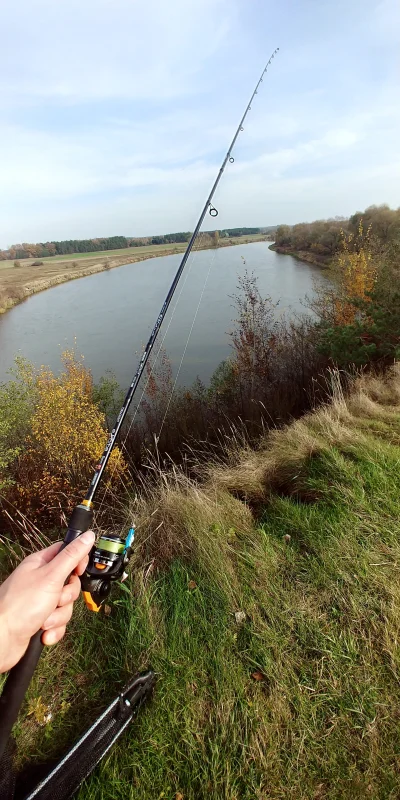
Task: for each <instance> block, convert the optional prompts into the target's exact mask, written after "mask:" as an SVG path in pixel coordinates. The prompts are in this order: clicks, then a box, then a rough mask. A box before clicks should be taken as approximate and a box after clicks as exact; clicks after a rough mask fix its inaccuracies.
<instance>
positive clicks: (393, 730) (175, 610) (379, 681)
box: [15, 373, 400, 800]
mask: <svg viewBox="0 0 400 800" xmlns="http://www.w3.org/2000/svg"><path fill="white" fill-rule="evenodd" d="M399 392H400V381H399V375H398V373H397V376H396V375H395V374H393V375H392V377H390V376H389V377H388V378H387V379H386V380H382V379H381V380H377V379H374V378H362V379H360V380H359V381H358V382H357V383H356V384H355V386H354V388H353V391H352V393H351V394H350V396H349V397H348V398H347V399H344V398H343V396H342V395H341V393H340V392H338V395H337V397H336V398H334V400H333V402H332V404H331V405H328V406H327V407H322V408H320V409H319V410H318V411H316V412H314V413H312V414H308V415H306V416H305V417H303V418H302V419H300V420H297V421H296V422H294V423H293V424H292V425H290V426H289V427H287V428H285V429H283V430H277V431H273V432H272V433H270V435H269V436H267V437H264V438H263V439H261V440H260V442H259V446H258V447H257V449H255V450H253V449H252V448H250V447H246V448H244V449H243V450H242V449H241V448H240V447H239V446H238V442H237V441H236V442H232V452H231V455H230V458H229V459H227V460H226V462H225V463H222V461H221V460H220V461H219V463H218V464H214V465H212V464H209V465H208V467H207V470H206V469H205V468H204V467H203V473H204V472H206V477H205V481H204V482H203V483H202V484H199V483H196V482H194V481H190V480H189V479H188V478H187V477H185V476H184V475H182V474H180V473H179V472H178V471H176V470H175V471H173V472H171V474H170V475H168V474H165V473H161V472H160V474H159V480H158V481H157V482H156V485H155V487H154V489H153V490H152V491H149V492H148V493H147V496H143V495H142V496H140V497H136V496H135V500H134V501H132V502H133V506H132V508H129V507H128V506H127V507H126V525H125V527H123V528H122V529H121V530H122V532H123V534H124V535H125V534H126V530H127V529H128V527H129V525H130V524H131V520H132V518H134V519H135V520H137V537H136V541H135V553H134V558H133V561H132V564H131V570H130V572H131V575H130V578H129V579H128V581H127V582H126V583H125V584H124V587H125V591H123V592H122V591H121V590H120V589H119V588H118V587H115V588H114V591H113V594H112V595H111V598H110V600H109V607H108V609H107V616H105V615H101V616H100V615H94V614H92V615H91V614H90V613H89V612H87V610H86V609H84V608H83V607H82V606H81V604H77V608H76V610H75V613H74V618H73V621H72V623H71V625H70V626H69V628H68V631H67V636H66V638H65V639H64V640H63V642H62V643H60V644H59V645H57V647H55V648H49V649H48V648H45V651H44V654H43V657H42V658H41V660H40V663H39V667H38V669H37V671H36V673H35V678H34V681H33V682H32V684H31V687H30V689H29V694H28V704H27V706H25V709H24V713H23V714H22V715H21V716H20V718H19V722H18V725H17V726H16V729H15V736H16V740H17V746H18V749H19V753H20V761H22V760H23V761H24V762H25V763H26V761H27V760H30V761H31V762H35V761H37V760H39V759H44V758H46V757H48V758H51V757H56V756H59V755H60V754H61V753H63V752H65V750H66V748H67V746H70V745H71V744H72V743H73V741H74V739H75V737H76V736H77V735H78V733H81V732H82V731H83V730H85V728H87V726H88V724H89V722H90V721H91V720H93V719H95V718H96V717H97V716H98V714H99V710H100V709H102V708H104V707H105V706H106V705H107V703H108V702H109V701H110V699H111V698H112V697H113V696H114V695H115V693H116V691H117V690H118V688H119V687H120V686H121V685H122V684H123V683H124V682H126V681H127V679H128V678H129V677H131V676H132V675H133V674H134V673H135V672H136V671H137V670H139V669H144V668H146V667H148V666H149V665H150V664H151V666H152V667H153V669H154V670H155V671H156V673H157V676H158V681H157V686H156V689H155V693H154V699H153V701H152V703H151V704H150V705H149V706H148V707H147V708H145V709H142V710H141V711H140V713H139V716H138V718H137V720H136V721H135V722H134V723H133V724H132V726H131V727H130V728H129V730H128V731H127V733H126V734H125V735H124V736H123V737H122V738H121V739H120V740H119V741H118V742H117V743H116V745H115V746H114V747H113V749H112V751H111V752H110V754H109V756H108V757H107V760H106V761H105V762H104V763H103V765H102V766H100V767H98V768H97V769H96V770H95V772H94V774H93V775H92V776H91V777H90V778H89V779H88V780H87V782H86V783H85V785H84V787H83V788H82V789H81V791H80V793H79V798H80V799H81V800H91V799H92V798H94V797H96V798H97V797H99V798H100V797H104V798H105V797H110V798H111V797H129V798H131V800H143V798H147V797H149V796H150V797H152V798H165V800H174V798H175V800H177V798H179V800H182V799H183V798H184V800H221V798H228V797H229V798H241V800H242V799H243V800H244V798H254V800H265V798H267V797H268V798H271V800H278V798H282V797H287V798H296V800H309V798H320V799H321V800H323V798H330V800H339V798H340V800H353V798H355V797H359V798H361V797H362V798H364V797H371V798H380V797H382V798H383V797H385V798H389V797H396V796H397V789H398V745H399V732H398V719H399V716H400V689H399V681H398V675H399V669H400V665H399V652H398V646H397V642H398V620H399V617H400V594H399V591H398V588H397V587H398V564H399V561H400V544H399V542H400V525H399V520H400V513H399V501H398V498H399V490H400V478H399V470H398V461H399V458H400V447H399V441H400V439H399V435H400V422H399V420H400V407H399V396H400V394H399ZM116 533H121V531H120V530H118V531H116ZM99 635H100V636H101V647H99ZM55 687H57V689H55Z"/></svg>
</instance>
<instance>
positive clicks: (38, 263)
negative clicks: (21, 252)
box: [31, 261, 43, 267]
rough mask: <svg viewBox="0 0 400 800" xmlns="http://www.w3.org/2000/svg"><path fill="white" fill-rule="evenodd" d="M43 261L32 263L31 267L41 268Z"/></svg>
mask: <svg viewBox="0 0 400 800" xmlns="http://www.w3.org/2000/svg"><path fill="white" fill-rule="evenodd" d="M42 264H43V261H32V264H31V267H41V266H42Z"/></svg>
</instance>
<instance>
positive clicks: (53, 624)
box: [42, 603, 74, 631]
mask: <svg viewBox="0 0 400 800" xmlns="http://www.w3.org/2000/svg"><path fill="white" fill-rule="evenodd" d="M73 609H74V604H73V603H68V605H66V606H61V608H56V610H55V611H52V612H51V614H50V616H49V617H47V619H46V621H45V622H44V623H43V625H42V629H43V630H44V631H48V630H50V628H60V627H61V626H62V625H66V624H67V623H68V622H69V621H70V619H71V617H72V612H73Z"/></svg>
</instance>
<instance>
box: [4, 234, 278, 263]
mask: <svg viewBox="0 0 400 800" xmlns="http://www.w3.org/2000/svg"><path fill="white" fill-rule="evenodd" d="M271 230H274V228H271V227H270V228H227V229H225V230H222V231H219V235H220V236H245V235H249V234H254V233H268V232H271ZM206 233H214V231H206ZM190 236H191V232H190V231H180V232H179V233H166V234H163V235H162V236H142V237H134V238H132V237H127V236H108V237H101V238H96V239H65V240H64V241H61V242H37V243H36V244H30V243H28V242H23V243H22V244H13V245H11V247H9V248H8V250H0V261H7V260H13V259H19V258H46V256H64V255H73V253H95V252H98V251H103V250H119V249H122V248H126V247H143V246H144V245H151V244H156V245H157V244H173V243H175V242H188V241H189V239H190Z"/></svg>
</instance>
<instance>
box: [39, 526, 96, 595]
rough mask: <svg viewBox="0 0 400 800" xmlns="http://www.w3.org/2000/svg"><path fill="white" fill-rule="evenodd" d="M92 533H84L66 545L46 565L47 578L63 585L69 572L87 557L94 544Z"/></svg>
mask: <svg viewBox="0 0 400 800" xmlns="http://www.w3.org/2000/svg"><path fill="white" fill-rule="evenodd" d="M94 538H95V537H94V533H93V531H85V533H82V534H81V535H80V536H78V538H77V539H74V541H73V542H70V543H69V544H67V546H66V547H64V549H63V550H61V551H60V552H59V553H57V555H56V556H55V557H54V558H53V560H52V561H50V563H49V564H47V567H46V570H47V576H48V577H49V578H50V579H51V580H52V581H54V582H56V581H60V583H64V581H66V579H67V578H68V576H69V575H70V574H71V572H73V571H74V569H75V568H76V567H77V566H78V564H80V562H81V561H82V560H83V559H84V558H85V556H87V555H88V553H89V551H90V550H91V548H92V547H93V544H94Z"/></svg>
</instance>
